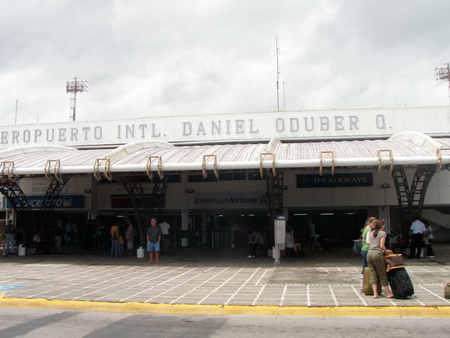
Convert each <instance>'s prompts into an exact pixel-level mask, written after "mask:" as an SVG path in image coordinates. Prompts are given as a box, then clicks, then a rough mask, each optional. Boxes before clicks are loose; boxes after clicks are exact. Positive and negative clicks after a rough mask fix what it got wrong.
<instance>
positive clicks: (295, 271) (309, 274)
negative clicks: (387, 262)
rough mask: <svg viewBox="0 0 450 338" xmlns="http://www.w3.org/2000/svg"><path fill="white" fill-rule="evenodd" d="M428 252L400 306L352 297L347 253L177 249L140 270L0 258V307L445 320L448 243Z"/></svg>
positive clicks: (351, 258)
mask: <svg viewBox="0 0 450 338" xmlns="http://www.w3.org/2000/svg"><path fill="white" fill-rule="evenodd" d="M434 249H435V252H436V258H434V259H430V258H423V259H420V260H417V259H413V260H405V262H406V264H407V270H408V273H409V275H410V277H411V279H412V281H413V283H414V288H415V295H414V297H413V298H410V299H406V300H397V299H387V298H385V297H381V298H379V299H377V300H374V299H373V298H372V296H365V295H364V293H362V292H360V290H359V283H360V273H361V262H360V257H359V255H356V254H354V253H352V252H351V248H339V249H336V250H333V251H332V252H331V253H312V254H310V255H309V256H308V257H306V258H300V259H293V258H289V259H288V258H285V259H282V262H281V264H280V265H274V264H273V260H272V259H270V258H257V259H248V258H247V256H246V254H247V252H246V251H245V250H226V251H214V250H210V249H209V250H208V249H179V250H176V251H172V252H171V253H170V254H168V255H161V259H160V261H161V264H160V265H159V266H156V265H152V266H148V265H147V258H145V259H137V258H136V257H116V258H111V257H108V256H106V255H103V254H102V255H90V254H83V253H80V254H78V255H69V254H65V255H58V256H56V255H35V256H26V257H18V256H8V257H5V258H0V269H1V270H0V271H1V274H0V293H4V294H3V297H2V299H0V306H31V305H26V304H32V302H30V301H31V300H33V301H34V303H35V304H36V303H37V302H38V300H39V301H40V302H43V303H42V304H44V305H42V306H45V307H49V306H52V304H53V305H54V304H56V303H52V302H49V301H64V302H67V304H69V302H73V301H75V303H70V304H84V308H86V305H87V304H90V305H89V308H90V309H97V308H96V307H95V305H96V304H102V306H103V305H104V304H110V305H112V304H116V305H117V304H122V305H124V304H128V305H127V307H126V308H125V310H124V308H122V310H124V311H126V310H127V309H131V307H130V306H129V304H134V306H135V307H139V308H142V306H144V305H147V306H149V305H150V304H152V305H153V307H154V310H155V309H157V308H158V306H159V308H161V309H162V307H161V306H162V305H164V309H166V310H164V311H163V312H166V313H167V312H170V311H169V310H168V309H170V308H171V307H172V308H174V307H176V306H178V307H177V309H178V310H180V309H181V307H180V306H181V305H183V306H185V307H186V309H187V308H189V312H190V313H194V312H195V313H197V312H196V311H200V312H202V310H201V309H202V307H203V308H204V309H209V308H211V306H213V307H212V308H214V307H216V308H217V307H219V308H222V309H223V308H224V307H230V306H232V307H238V308H239V309H241V310H243V309H244V308H247V309H253V310H252V311H253V312H250V313H255V311H256V312H258V311H260V310H261V309H263V308H264V307H266V308H267V307H268V308H270V309H272V310H273V309H274V308H276V309H277V313H282V312H280V310H283V309H291V310H292V311H293V310H297V312H298V310H299V309H303V310H305V309H320V308H322V309H325V308H326V309H327V311H330V309H335V311H342V309H344V308H345V309H348V307H352V308H354V309H353V310H351V311H352V312H354V311H355V310H357V309H359V310H358V311H361V309H364V308H365V309H367V308H372V309H374V308H376V309H379V307H382V308H385V307H396V308H403V309H406V308H410V310H411V309H413V308H414V309H416V310H417V309H419V310H420V309H426V308H430V309H434V310H436V309H437V308H441V307H442V308H441V309H445V312H446V313H447V315H450V299H444V298H443V288H444V285H445V283H446V282H449V281H450V265H449V262H450V260H449V258H450V245H448V244H445V245H435V246H434ZM80 301H83V302H80ZM76 302H78V303H76ZM105 302H107V303H105ZM14 304H16V305H14ZM17 304H18V305H17ZM20 304H22V305H20ZM58 304H59V307H62V308H64V306H63V305H62V303H61V302H58ZM157 304H160V305H157ZM161 304H162V305H161ZM208 306H209V308H208ZM339 309H341V310H339ZM122 310H117V311H122ZM348 311H350V310H348ZM348 311H347V312H348ZM294 312H295V311H294ZM207 313H210V312H208V311H207Z"/></svg>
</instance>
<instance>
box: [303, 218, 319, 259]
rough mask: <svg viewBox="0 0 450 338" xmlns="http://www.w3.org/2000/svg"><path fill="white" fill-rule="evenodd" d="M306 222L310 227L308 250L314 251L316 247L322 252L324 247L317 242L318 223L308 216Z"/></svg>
mask: <svg viewBox="0 0 450 338" xmlns="http://www.w3.org/2000/svg"><path fill="white" fill-rule="evenodd" d="M306 224H307V227H308V250H307V251H308V252H312V251H313V249H314V247H316V248H317V250H319V252H322V248H321V246H320V244H319V242H317V236H316V225H315V224H314V223H313V221H312V218H310V217H308V219H307V220H306Z"/></svg>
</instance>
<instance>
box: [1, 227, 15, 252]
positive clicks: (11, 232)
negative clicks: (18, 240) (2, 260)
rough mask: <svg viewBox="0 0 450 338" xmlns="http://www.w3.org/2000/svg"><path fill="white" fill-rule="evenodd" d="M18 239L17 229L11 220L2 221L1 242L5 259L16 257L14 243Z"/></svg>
mask: <svg viewBox="0 0 450 338" xmlns="http://www.w3.org/2000/svg"><path fill="white" fill-rule="evenodd" d="M15 237H16V227H15V226H14V224H13V221H12V220H11V219H10V220H8V221H5V220H4V219H2V220H0V242H1V244H2V247H3V257H6V256H8V255H14V245H15V244H14V241H15Z"/></svg>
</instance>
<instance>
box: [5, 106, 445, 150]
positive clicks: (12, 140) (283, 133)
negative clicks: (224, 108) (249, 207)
mask: <svg viewBox="0 0 450 338" xmlns="http://www.w3.org/2000/svg"><path fill="white" fill-rule="evenodd" d="M449 130H450V110H449V107H421V108H409V107H403V108H390V109H349V110H317V111H297V112H266V113H246V114H226V115H225V114H218V115H193V116H170V117H154V118H142V119H123V120H105V121H90V122H70V123H50V124H35V125H15V126H3V127H0V148H9V147H18V146H26V145H62V146H75V147H77V146H80V147H81V146H92V145H119V144H124V143H128V142H132V141H139V140H150V141H156V140H158V141H166V142H171V143H193V142H195V143H208V142H239V141H266V140H269V139H271V138H272V137H274V136H275V137H279V138H280V139H281V140H318V139H343V138H345V139H367V138H375V137H378V138H379V137H389V136H391V135H393V134H395V133H397V132H401V131H420V132H422V133H426V134H429V135H431V136H442V135H447V134H448V131H449Z"/></svg>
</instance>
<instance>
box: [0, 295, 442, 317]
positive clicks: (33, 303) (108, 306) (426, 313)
mask: <svg viewBox="0 0 450 338" xmlns="http://www.w3.org/2000/svg"><path fill="white" fill-rule="evenodd" d="M0 307H18V308H34V309H58V310H74V311H98V312H130V313H148V314H171V315H215V316H224V315H261V316H318V317H341V316H349V317H352V316H353V317H360V316H366V317H367V316H383V317H387V316H396V317H399V316H418V317H450V306H421V307H419V306H386V307H384V306H379V307H363V306H342V307H330V306H323V307H307V306H283V307H280V306H265V305H260V306H244V305H193V304H174V305H170V304H150V303H134V302H130V303H112V302H111V303H110V302H91V301H72V300H48V299H23V298H1V299H0Z"/></svg>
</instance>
